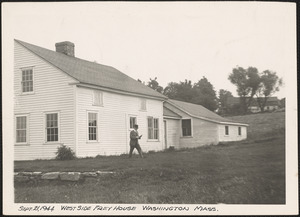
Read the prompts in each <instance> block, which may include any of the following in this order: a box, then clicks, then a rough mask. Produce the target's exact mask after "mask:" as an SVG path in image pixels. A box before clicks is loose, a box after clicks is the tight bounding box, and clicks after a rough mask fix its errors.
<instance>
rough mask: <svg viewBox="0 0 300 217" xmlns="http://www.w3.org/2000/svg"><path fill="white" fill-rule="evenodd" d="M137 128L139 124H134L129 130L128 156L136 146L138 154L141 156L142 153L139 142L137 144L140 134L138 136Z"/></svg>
mask: <svg viewBox="0 0 300 217" xmlns="http://www.w3.org/2000/svg"><path fill="white" fill-rule="evenodd" d="M138 128H139V126H138V125H137V124H135V125H134V126H133V129H134V130H132V131H131V132H130V151H129V157H131V156H132V152H133V150H134V149H135V148H136V149H137V150H138V152H139V154H140V157H141V158H143V157H144V156H143V153H142V149H141V147H140V144H139V139H141V137H142V135H141V136H139V132H138V131H137V130H138Z"/></svg>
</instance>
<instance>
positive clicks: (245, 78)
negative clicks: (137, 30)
mask: <svg viewBox="0 0 300 217" xmlns="http://www.w3.org/2000/svg"><path fill="white" fill-rule="evenodd" d="M228 79H229V80H230V81H231V83H233V84H234V85H235V86H236V87H237V94H238V95H239V96H240V98H241V103H242V106H243V111H244V113H247V112H248V108H249V106H250V105H251V103H252V100H253V96H254V95H255V94H256V92H257V90H258V88H259V87H260V76H259V73H258V70H257V68H255V67H249V68H248V69H244V68H242V67H236V68H234V69H233V70H232V73H231V74H230V75H229V77H228Z"/></svg>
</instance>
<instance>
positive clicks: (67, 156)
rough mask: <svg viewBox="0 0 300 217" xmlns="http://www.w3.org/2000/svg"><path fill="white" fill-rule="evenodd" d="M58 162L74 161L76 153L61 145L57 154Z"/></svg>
mask: <svg viewBox="0 0 300 217" xmlns="http://www.w3.org/2000/svg"><path fill="white" fill-rule="evenodd" d="M55 154H56V158H55V159H57V160H72V159H75V158H76V156H75V152H74V151H73V150H72V149H71V148H70V147H67V146H65V145H61V146H60V147H58V148H57V152H55Z"/></svg>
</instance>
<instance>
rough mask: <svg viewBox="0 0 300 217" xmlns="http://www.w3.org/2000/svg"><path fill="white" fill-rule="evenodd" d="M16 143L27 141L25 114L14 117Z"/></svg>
mask: <svg viewBox="0 0 300 217" xmlns="http://www.w3.org/2000/svg"><path fill="white" fill-rule="evenodd" d="M16 143H27V116H18V117H16Z"/></svg>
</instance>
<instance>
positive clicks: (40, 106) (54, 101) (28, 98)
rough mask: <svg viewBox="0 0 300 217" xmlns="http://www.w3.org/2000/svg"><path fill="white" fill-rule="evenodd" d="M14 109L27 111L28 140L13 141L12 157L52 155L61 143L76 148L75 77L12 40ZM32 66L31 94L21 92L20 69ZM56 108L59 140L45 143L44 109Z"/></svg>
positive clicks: (54, 109)
mask: <svg viewBox="0 0 300 217" xmlns="http://www.w3.org/2000/svg"><path fill="white" fill-rule="evenodd" d="M14 55H15V58H14V91H15V92H14V100H15V105H14V113H15V114H16V115H17V114H22V113H26V114H29V115H28V118H29V120H28V123H29V138H28V139H29V144H28V145H23V146H22V145H15V160H33V159H46V158H47V159H49V158H53V157H55V152H56V151H57V147H58V146H59V145H60V144H65V145H67V146H70V147H71V148H73V149H74V150H75V143H74V132H75V131H74V126H75V125H74V91H73V87H72V86H71V85H69V83H70V82H74V81H75V80H74V79H72V78H71V77H69V76H68V75H66V74H65V73H64V72H62V71H60V70H59V69H57V68H55V67H53V66H52V65H50V64H49V63H48V62H46V61H44V60H43V59H41V58H39V57H38V56H36V55H35V54H33V53H32V52H30V51H28V50H27V49H25V48H24V47H23V46H22V45H20V44H18V43H17V42H15V48H14ZM24 67H33V77H34V85H33V86H34V89H33V94H22V92H21V80H22V78H21V75H22V72H21V69H22V68H24ZM52 111H55V112H59V117H60V126H59V131H60V135H59V137H60V138H59V140H60V144H58V143H55V144H45V113H46V112H52Z"/></svg>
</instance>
